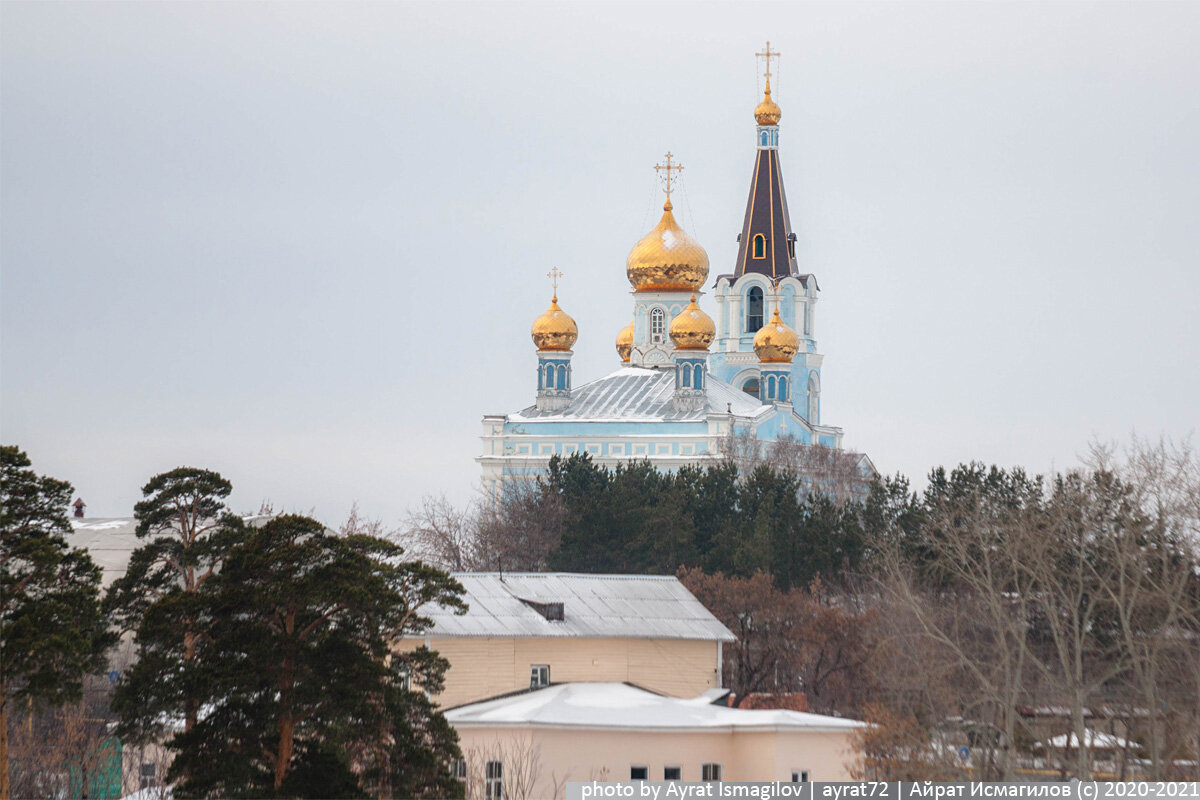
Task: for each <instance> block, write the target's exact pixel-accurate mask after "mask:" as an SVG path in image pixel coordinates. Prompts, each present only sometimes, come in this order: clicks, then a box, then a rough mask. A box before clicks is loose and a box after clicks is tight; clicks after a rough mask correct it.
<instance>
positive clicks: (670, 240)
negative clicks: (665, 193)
mask: <svg viewBox="0 0 1200 800" xmlns="http://www.w3.org/2000/svg"><path fill="white" fill-rule="evenodd" d="M672 208H673V206H672V205H671V198H670V197H668V198H667V202H666V204H665V205H664V206H663V215H662V219H660V220H659V221H658V225H656V226H655V227H654V230H652V231H650V232H649V233H647V234H646V235H645V236H643V237H642V238H641V240H640V241H638V243H637V244H635V245H634V246H633V249H632V250H630V251H629V258H627V259H626V260H625V274H626V275H627V276H628V277H629V282H630V283H631V284H632V285H633V290H634V291H635V292H686V291H695V290H696V289H699V288H700V287H701V286H703V285H704V281H705V279H706V278H707V277H708V253H706V252H704V248H703V247H701V246H700V244H699V242H697V241H696V240H695V239H693V238H692V237H691V236H688V235H687V234H686V233H684V231H683V228H681V227H679V224H678V223H676V222H675V217H674V215H673V214H672V213H671V209H672Z"/></svg>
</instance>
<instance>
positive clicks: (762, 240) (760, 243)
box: [754, 233, 767, 258]
mask: <svg viewBox="0 0 1200 800" xmlns="http://www.w3.org/2000/svg"><path fill="white" fill-rule="evenodd" d="M754 257H755V258H766V257H767V237H765V236H763V235H762V234H761V233H756V234H754Z"/></svg>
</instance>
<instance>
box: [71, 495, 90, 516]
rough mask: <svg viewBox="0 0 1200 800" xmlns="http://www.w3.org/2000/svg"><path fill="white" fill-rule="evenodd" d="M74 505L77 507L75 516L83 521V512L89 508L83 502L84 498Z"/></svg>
mask: <svg viewBox="0 0 1200 800" xmlns="http://www.w3.org/2000/svg"><path fill="white" fill-rule="evenodd" d="M72 505H74V506H75V516H76V517H78V518H80V519H83V512H84V509H86V508H87V503H85V502H83V498H82V497H80V498H78V499H77V500H76V501H75V502H74V503H73V504H72Z"/></svg>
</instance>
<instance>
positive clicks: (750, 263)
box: [709, 42, 822, 426]
mask: <svg viewBox="0 0 1200 800" xmlns="http://www.w3.org/2000/svg"><path fill="white" fill-rule="evenodd" d="M755 55H756V56H757V57H758V58H761V59H763V60H764V62H765V64H766V68H765V70H764V72H763V78H764V84H763V95H762V100H761V101H760V102H759V104H758V105H757V106H756V107H755V109H754V123H755V142H754V143H755V152H754V169H753V171H752V172H751V174H750V194H749V197H748V198H747V200H746V213H745V216H744V217H743V219H742V231H741V233H740V234H739V235H738V237H737V241H738V251H737V260H736V261H735V262H734V265H733V270H732V272H731V273H729V274H725V275H721V276H718V278H717V281H716V285H715V288H714V291H713V294H714V296H715V298H716V301H717V340H716V343H715V346H714V348H713V349H714V352H713V354H712V357H711V358H710V360H709V365H710V367H711V369H712V373H713V375H715V376H716V377H718V378H720V379H721V380H723V381H725V382H727V383H731V384H733V385H734V386H735V387H737V388H739V389H741V390H742V391H744V392H746V393H747V394H752V395H754V396H755V397H758V398H759V399H760V400H762V401H763V402H772V403H776V404H778V403H780V402H784V403H790V404H791V405H792V407H793V408H794V409H795V412H796V413H797V415H799V416H800V417H802V418H803V419H804V421H805V422H807V423H808V424H809V425H810V426H816V425H819V424H820V420H819V419H818V414H819V409H820V404H819V403H816V402H810V398H809V397H808V394H809V393H810V392H812V391H818V392H819V391H820V388H819V387H820V385H821V381H820V370H821V361H822V356H821V355H820V354H819V353H818V352H817V343H816V339H815V336H814V333H813V325H814V318H813V311H814V308H815V306H816V303H817V293H818V291H819V287H818V286H817V279H816V277H815V276H813V275H811V274H807V273H804V272H802V271H801V269H800V265H799V262H798V260H797V257H796V241H797V239H796V234H795V232H793V230H792V220H791V216H790V214H789V213H788V202H787V192H786V191H784V186H783V169H782V167H781V166H780V160H779V120H780V118H782V116H783V111H782V110H781V109H780V108H779V104H778V103H776V102H775V100H774V98H773V97H772V94H771V92H772V79H773V78H777V75H776V74H775V72H773V71H772V67H773V65H774V64H775V62H776V60H777V59H778V58H779V55H780V53H779V51H778V50H775V49H773V48H772V47H771V43H770V42H767V44H766V46H765V47H764V48H763V49H762V51H760V52H758V53H755ZM768 313H773V317H772V319H771V320H770V321H768V319H767V314H768ZM776 321H778V324H781V325H783V326H784V327H786V328H787V329H788V330H789V331H792V333H793V335H795V336H796V339H797V341H796V345H797V348H796V352H795V356H794V358H790V359H788V360H787V362H781V361H770V362H765V363H769V364H770V366H764V363H763V362H760V361H759V359H758V357H757V356H756V355H755V353H754V342H755V336H756V334H757V333H758V332H759V331H760V330H762V329H764V328H766V327H768V326H769V325H771V324H774V323H775V322H776ZM781 372H786V373H787V374H786V375H783V376H781ZM781 377H784V378H785V379H784V380H782V381H781V380H780V378H781Z"/></svg>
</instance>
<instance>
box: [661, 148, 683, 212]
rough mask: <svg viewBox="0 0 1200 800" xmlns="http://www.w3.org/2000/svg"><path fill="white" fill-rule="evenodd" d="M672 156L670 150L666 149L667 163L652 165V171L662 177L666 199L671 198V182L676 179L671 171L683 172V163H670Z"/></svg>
mask: <svg viewBox="0 0 1200 800" xmlns="http://www.w3.org/2000/svg"><path fill="white" fill-rule="evenodd" d="M672 158H674V156H672V155H671V153H670V151H668V152H667V163H666V164H655V165H654V171H655V172H657V173H658V177H659V178H661V179H662V182H663V184H664V185H665V186H666V188H667V199H668V200H669V199H670V198H671V182H672V181H674V180H676V178H675V176H673V175H672V174H671V173H672V172H683V165H682V164H675V163H672V162H671V159H672ZM664 172H665V173H666V175H664V174H663V173H664Z"/></svg>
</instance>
